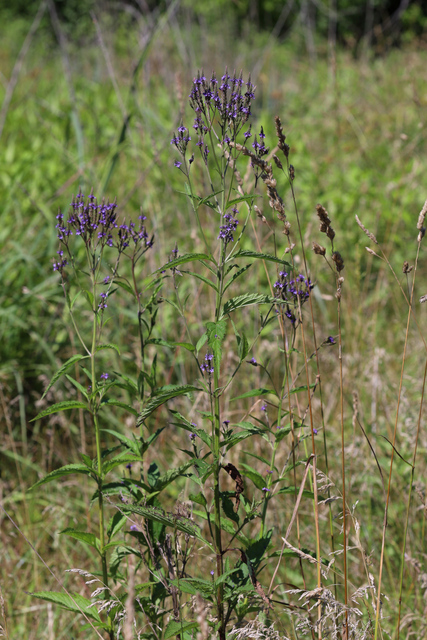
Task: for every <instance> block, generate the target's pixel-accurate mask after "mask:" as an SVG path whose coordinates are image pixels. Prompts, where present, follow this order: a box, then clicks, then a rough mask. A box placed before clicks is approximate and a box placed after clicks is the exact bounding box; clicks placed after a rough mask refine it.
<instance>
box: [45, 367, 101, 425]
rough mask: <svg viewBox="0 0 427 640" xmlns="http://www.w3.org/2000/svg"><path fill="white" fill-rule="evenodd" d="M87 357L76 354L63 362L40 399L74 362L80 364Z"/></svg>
mask: <svg viewBox="0 0 427 640" xmlns="http://www.w3.org/2000/svg"><path fill="white" fill-rule="evenodd" d="M88 357H89V356H82V355H80V354H76V355H75V356H71V358H69V359H68V360H67V361H66V362H64V364H63V365H62V367H60V368H59V369H58V371H57V372H56V373H55V374H54V375H53V378H52V379H51V381H50V382H49V384H48V386H47V387H46V389H45V392H44V394H43V395H42V398H44V397H45V395H46V394H47V392H48V391H49V389H50V388H51V387H52V386H53V385H54V384H55V382H56V381H57V380H59V378H60V377H61V376H62V375H63V374H64V373H65V372H66V371H68V369H69V368H70V367H72V366H73V364H76V362H80V360H84V359H85V358H88ZM34 420H36V418H34Z"/></svg>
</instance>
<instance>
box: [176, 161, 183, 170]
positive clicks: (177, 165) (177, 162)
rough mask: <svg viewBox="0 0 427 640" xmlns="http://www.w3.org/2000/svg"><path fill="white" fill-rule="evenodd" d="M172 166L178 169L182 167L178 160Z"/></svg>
mask: <svg viewBox="0 0 427 640" xmlns="http://www.w3.org/2000/svg"><path fill="white" fill-rule="evenodd" d="M174 165H175V167H178V169H179V167H180V166H181V165H182V162H180V161H179V160H175V162H174Z"/></svg>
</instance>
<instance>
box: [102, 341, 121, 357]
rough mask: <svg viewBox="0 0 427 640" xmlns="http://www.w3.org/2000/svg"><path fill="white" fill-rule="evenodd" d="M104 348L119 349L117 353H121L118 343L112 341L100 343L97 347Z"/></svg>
mask: <svg viewBox="0 0 427 640" xmlns="http://www.w3.org/2000/svg"><path fill="white" fill-rule="evenodd" d="M102 349H114V351H117V353H118V354H119V355H120V349H119V347H118V346H117V345H116V344H113V343H112V342H110V343H108V344H99V345H98V346H97V347H96V350H97V351H101V350H102Z"/></svg>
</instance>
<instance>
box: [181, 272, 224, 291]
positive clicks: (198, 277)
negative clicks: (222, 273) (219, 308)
mask: <svg viewBox="0 0 427 640" xmlns="http://www.w3.org/2000/svg"><path fill="white" fill-rule="evenodd" d="M182 273H185V274H187V275H189V276H193V277H194V278H197V279H198V280H201V281H202V282H204V283H205V284H207V285H208V287H211V289H214V291H218V287H217V286H216V285H215V284H214V283H213V282H212V280H209V278H205V276H202V275H201V274H200V273H194V271H187V270H184V269H183V270H182Z"/></svg>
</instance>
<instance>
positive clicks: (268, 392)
mask: <svg viewBox="0 0 427 640" xmlns="http://www.w3.org/2000/svg"><path fill="white" fill-rule="evenodd" d="M269 395H273V396H276V397H277V394H276V392H275V391H274V389H265V388H264V387H261V388H259V389H252V391H247V392H246V393H242V395H241V396H236V397H235V398H232V399H231V400H241V399H242V398H256V397H257V396H269Z"/></svg>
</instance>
